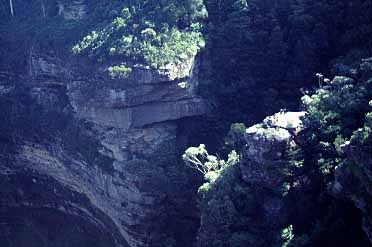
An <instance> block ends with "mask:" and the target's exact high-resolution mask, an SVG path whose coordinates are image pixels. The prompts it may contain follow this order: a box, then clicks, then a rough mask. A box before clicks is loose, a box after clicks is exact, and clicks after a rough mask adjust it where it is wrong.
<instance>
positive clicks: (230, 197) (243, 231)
mask: <svg viewBox="0 0 372 247" xmlns="http://www.w3.org/2000/svg"><path fill="white" fill-rule="evenodd" d="M304 114H305V113H304V112H281V113H278V114H276V115H274V116H271V117H268V118H266V119H265V120H264V121H263V123H262V124H257V125H254V126H252V127H250V128H248V129H247V130H246V134H245V143H246V147H245V148H244V152H243V158H242V160H241V161H240V162H239V164H237V165H234V166H229V167H227V168H225V169H224V170H223V171H222V173H221V174H220V176H219V177H218V178H217V179H216V180H215V181H214V182H212V183H210V184H209V186H208V190H207V192H205V194H204V195H203V198H202V221H201V227H200V230H199V235H198V236H199V238H198V244H199V246H200V247H208V246H221V247H224V246H255V247H257V246H277V245H280V244H283V243H284V242H285V241H286V239H285V238H282V230H283V229H284V228H285V227H288V226H289V225H290V219H291V216H292V213H293V211H295V210H296V207H297V206H296V203H294V202H293V198H292V197H291V196H288V193H289V191H294V190H300V191H304V190H305V187H306V185H307V184H306V183H305V182H303V183H301V182H298V183H297V187H296V188H292V187H291V186H292V185H293V184H292V183H291V182H292V181H293V180H296V179H299V176H296V175H294V176H293V177H291V175H290V174H289V173H290V171H291V164H290V160H289V158H288V150H289V149H290V148H291V147H294V146H296V145H297V144H296V138H297V135H298V134H299V133H300V132H301V130H302V129H303V126H302V120H301V118H302V117H303V116H304ZM302 180H303V181H305V180H306V179H305V178H302ZM204 187H205V186H204ZM289 207H291V208H290V209H289Z"/></svg>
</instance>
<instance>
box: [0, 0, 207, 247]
mask: <svg viewBox="0 0 372 247" xmlns="http://www.w3.org/2000/svg"><path fill="white" fill-rule="evenodd" d="M79 4H80V2H79ZM68 16H70V15H68ZM69 18H70V17H69ZM29 53H30V55H29V60H28V65H27V66H26V67H28V68H29V70H28V71H27V72H26V73H24V74H23V75H17V74H14V73H13V72H12V71H4V72H2V74H1V79H0V84H1V86H0V101H1V111H2V114H1V124H0V125H1V126H0V131H1V141H0V143H1V144H0V145H1V147H2V149H1V151H0V152H1V154H0V156H1V162H0V167H1V168H0V177H1V179H0V181H1V182H0V183H1V190H0V194H1V201H0V215H1V216H0V219H1V222H0V231H1V232H2V233H1V234H0V242H1V243H5V245H2V246H132V247H134V246H164V245H163V244H164V243H166V246H180V245H182V242H183V241H186V240H187V241H192V240H190V239H188V238H193V237H192V232H193V231H195V230H194V229H196V228H194V227H190V226H192V225H194V224H197V221H198V220H197V217H196V216H195V212H196V209H194V207H195V206H194V204H193V203H192V200H190V198H192V197H193V196H192V194H193V193H194V191H193V188H192V186H191V187H190V183H191V184H193V182H192V181H190V179H189V178H190V176H188V171H187V170H186V169H184V167H183V165H182V164H178V160H177V158H174V157H175V155H176V152H177V145H178V142H177V141H178V140H177V139H178V134H177V126H178V123H177V121H182V119H183V118H189V117H193V116H198V115H202V114H204V113H206V111H207V106H206V103H205V102H204V100H203V99H202V98H200V97H199V96H198V95H197V94H196V92H195V88H196V86H197V84H198V58H196V57H190V58H189V59H188V61H187V62H186V63H184V64H182V65H181V66H176V65H172V64H171V65H169V66H167V67H166V68H162V69H159V70H153V69H150V68H148V67H145V66H140V65H139V66H138V68H136V70H135V71H133V73H132V75H131V77H130V78H128V79H122V80H110V79H108V78H102V77H101V78H100V77H99V76H97V73H96V71H95V72H93V73H91V71H90V72H89V69H90V70H91V67H89V64H86V61H84V60H80V61H79V60H76V59H67V60H66V59H62V58H60V57H58V56H57V55H55V56H51V55H50V54H51V52H50V51H48V52H43V51H40V50H39V51H35V50H30V51H29ZM87 63H88V62H87ZM188 194H191V195H188ZM190 208H191V209H190ZM30 243H31V245H30ZM175 244H177V245H175Z"/></svg>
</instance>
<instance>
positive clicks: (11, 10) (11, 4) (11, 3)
mask: <svg viewBox="0 0 372 247" xmlns="http://www.w3.org/2000/svg"><path fill="white" fill-rule="evenodd" d="M9 5H10V14H11V15H12V16H14V11H13V0H9Z"/></svg>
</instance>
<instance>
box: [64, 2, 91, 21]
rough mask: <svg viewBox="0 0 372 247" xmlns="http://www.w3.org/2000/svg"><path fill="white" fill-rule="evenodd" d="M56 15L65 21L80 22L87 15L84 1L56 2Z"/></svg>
mask: <svg viewBox="0 0 372 247" xmlns="http://www.w3.org/2000/svg"><path fill="white" fill-rule="evenodd" d="M57 6H58V14H59V15H61V16H63V18H64V19H66V20H81V19H83V18H84V17H85V16H86V14H87V3H86V0H73V1H57Z"/></svg>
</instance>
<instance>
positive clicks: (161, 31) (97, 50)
mask: <svg viewBox="0 0 372 247" xmlns="http://www.w3.org/2000/svg"><path fill="white" fill-rule="evenodd" d="M205 16H206V12H205V8H204V5H203V3H202V1H182V2H177V1H162V2H157V1H137V2H136V3H135V4H134V3H131V2H128V3H125V4H123V8H122V9H121V11H120V13H119V14H118V15H117V16H116V17H115V18H114V19H113V20H112V21H111V22H108V23H106V24H104V25H103V26H101V27H99V28H98V31H93V32H92V33H91V34H89V35H87V36H85V37H84V38H83V40H82V41H81V42H79V43H78V44H76V45H75V46H74V47H73V52H74V53H75V54H83V55H88V56H90V57H93V58H95V59H97V60H98V61H100V62H108V63H109V64H114V65H112V66H110V67H109V69H108V70H109V73H110V75H111V77H123V76H124V77H125V76H127V75H128V74H129V73H130V70H131V67H132V66H133V65H134V64H136V63H141V64H145V65H148V66H150V67H152V68H155V69H158V68H160V67H163V66H165V65H167V64H171V63H175V64H177V63H182V62H184V61H185V60H187V59H189V58H190V57H192V56H195V55H196V53H197V52H198V51H199V49H200V48H202V47H204V39H203V35H202V33H201V32H200V31H201V24H200V23H199V22H198V21H201V20H202V18H204V17H205ZM115 63H121V64H122V65H120V66H119V67H118V65H116V64H115ZM124 66H125V67H127V68H128V69H123V68H124ZM123 71H125V72H124V73H122V72H123Z"/></svg>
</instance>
